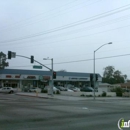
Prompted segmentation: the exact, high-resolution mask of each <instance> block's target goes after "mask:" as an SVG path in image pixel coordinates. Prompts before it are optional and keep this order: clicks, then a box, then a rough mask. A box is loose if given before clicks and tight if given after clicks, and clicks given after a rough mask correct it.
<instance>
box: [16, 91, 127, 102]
mask: <svg viewBox="0 0 130 130" xmlns="http://www.w3.org/2000/svg"><path fill="white" fill-rule="evenodd" d="M16 95H21V96H30V97H37V98H46V99H60V100H69V101H80V100H93V97H78V96H77V97H75V96H64V95H61V94H59V95H57V94H54V95H53V96H51V95H48V94H46V93H38V94H37V93H33V92H32V93H29V92H18V93H16ZM95 98H96V100H130V98H127V97H95Z"/></svg>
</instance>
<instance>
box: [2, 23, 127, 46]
mask: <svg viewBox="0 0 130 130" xmlns="http://www.w3.org/2000/svg"><path fill="white" fill-rule="evenodd" d="M126 27H130V25H127V26H123V27H118V28H114V29H110V30H106V31H101V32H97V33H92V34H88V35H82V36H79V37H73V38H68V39H65V40H59V41H54V42H50V43H46V44H51V43H57V42H64V41H69V40H74V39H79V38H83V37H87V36H92V35H98V34H101V33H106V32H109V31H113V30H117V29H122V28H126ZM13 44H14V43H13ZM13 44H11V45H13ZM6 45H9V44H6ZM37 45H40V44H36V46H37ZM42 45H43V43H42ZM1 46H2V45H1ZM3 46H5V44H3ZM24 47H30V45H29V46H24Z"/></svg>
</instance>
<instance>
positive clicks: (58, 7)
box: [10, 0, 78, 26]
mask: <svg viewBox="0 0 130 130" xmlns="http://www.w3.org/2000/svg"><path fill="white" fill-rule="evenodd" d="M75 1H78V0H74V1H71V2H68V3H66V4H64V5H61V6H59V7H55V8H53V9H51V10H49V11H45V12H44V13H41V14H37V15H35V16H32V17H30V18H26V19H24V20H21V21H18V22H15V23H13V24H10V26H13V25H16V24H19V23H22V22H26V21H27V20H30V19H33V18H35V17H39V16H41V15H44V14H46V13H49V12H52V11H54V10H57V9H59V8H61V7H64V6H66V5H69V4H71V3H74V2H75Z"/></svg>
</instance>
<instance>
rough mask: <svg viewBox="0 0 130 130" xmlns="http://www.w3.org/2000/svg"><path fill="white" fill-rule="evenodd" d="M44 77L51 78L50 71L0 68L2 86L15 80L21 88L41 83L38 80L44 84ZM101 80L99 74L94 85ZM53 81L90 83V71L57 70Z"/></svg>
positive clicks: (76, 83) (45, 80)
mask: <svg viewBox="0 0 130 130" xmlns="http://www.w3.org/2000/svg"><path fill="white" fill-rule="evenodd" d="M98 75H99V74H98ZM40 77H43V79H40ZM45 77H49V79H48V80H51V72H50V71H34V70H15V69H9V70H8V69H7V70H6V69H5V70H0V83H1V85H2V86H3V84H4V83H5V82H7V84H12V82H15V83H16V84H17V87H19V88H22V87H23V86H34V87H37V86H39V85H40V84H41V83H39V82H42V83H44V82H45V84H46V83H47V82H48V80H47V79H45ZM101 81H102V78H101V76H100V75H99V78H98V81H97V82H96V86H98V82H101ZM35 82H36V83H35ZM54 82H55V83H58V82H59V83H64V84H67V83H74V84H75V85H80V84H81V85H83V84H88V85H91V83H90V73H76V72H57V77H56V79H54ZM42 85H43V84H42Z"/></svg>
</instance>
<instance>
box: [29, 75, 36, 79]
mask: <svg viewBox="0 0 130 130" xmlns="http://www.w3.org/2000/svg"><path fill="white" fill-rule="evenodd" d="M27 79H36V77H35V76H27Z"/></svg>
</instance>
